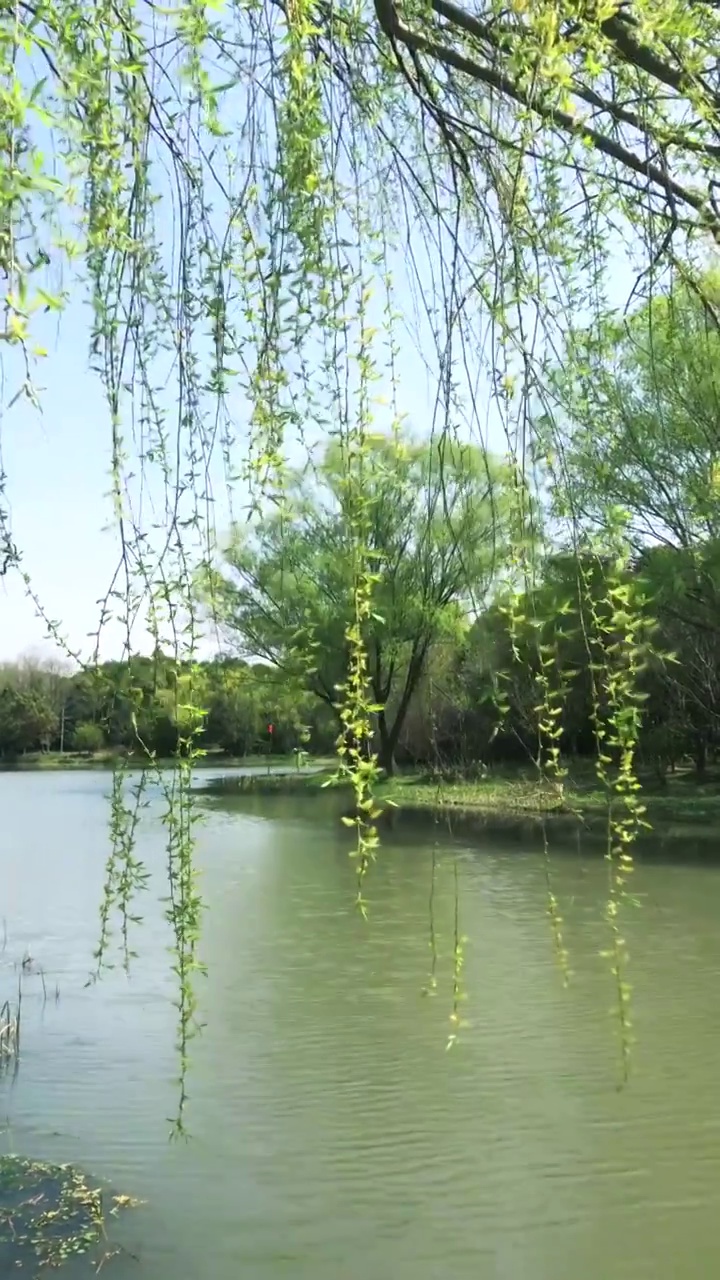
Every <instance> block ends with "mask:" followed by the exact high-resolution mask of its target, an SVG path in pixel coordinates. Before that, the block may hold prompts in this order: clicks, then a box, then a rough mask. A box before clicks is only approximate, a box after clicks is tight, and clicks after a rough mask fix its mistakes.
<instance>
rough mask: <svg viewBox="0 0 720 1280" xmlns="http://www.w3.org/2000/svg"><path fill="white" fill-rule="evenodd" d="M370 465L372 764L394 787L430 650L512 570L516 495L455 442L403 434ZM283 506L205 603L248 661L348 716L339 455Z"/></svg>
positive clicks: (226, 568)
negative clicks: (341, 696) (343, 693)
mask: <svg viewBox="0 0 720 1280" xmlns="http://www.w3.org/2000/svg"><path fill="white" fill-rule="evenodd" d="M364 464H365V471H364V495H365V527H366V542H365V549H366V554H367V558H368V562H369V564H370V565H371V566H372V567H373V570H374V573H373V584H372V599H373V611H372V613H371V615H370V616H369V617H367V618H365V620H364V623H363V626H362V643H363V649H364V651H365V653H366V654H367V663H368V669H367V670H368V686H369V690H370V693H371V695H372V699H373V702H374V711H373V717H374V719H375V722H376V725H377V735H373V737H375V736H376V737H377V741H378V761H379V764H380V766H381V768H382V769H383V770H384V771H385V773H386V774H388V775H390V774H392V773H393V772H394V768H395V753H396V750H397V746H398V742H399V739H400V735H401V733H402V730H403V727H404V725H405V721H406V718H407V713H408V710H409V708H410V704H411V702H412V700H413V698H414V696H415V694H416V692H417V690H418V686H419V684H420V681H421V679H422V677H423V675H424V673H425V670H426V667H427V662H428V658H429V655H430V651H431V648H432V647H433V645H435V644H437V643H438V642H439V641H440V640H441V639H442V638H443V636H445V637H447V636H449V635H450V634H452V633H453V632H456V631H457V630H458V629H459V628H461V627H462V625H463V622H464V621H465V619H466V618H467V615H468V611H469V610H470V609H471V608H473V607H474V608H479V607H481V606H482V605H483V604H485V603H486V601H487V599H488V596H489V593H490V592H491V590H492V588H493V586H494V585H496V584H497V583H498V582H499V581H500V580H501V578H502V574H503V572H504V570H505V569H506V565H507V558H508V548H509V546H510V543H511V540H512V537H513V534H514V533H515V532H516V531H515V530H514V529H513V510H514V504H513V493H514V487H515V486H514V482H513V481H514V478H513V475H512V472H511V471H510V470H509V468H507V467H506V466H504V465H503V464H502V463H499V462H498V460H497V459H493V458H490V457H488V456H487V455H486V454H484V453H483V452H482V451H480V450H478V449H477V448H470V447H467V446H465V447H464V448H463V447H460V446H458V445H457V444H455V443H454V442H452V441H449V442H446V444H445V445H441V448H440V449H439V450H438V449H437V448H434V447H433V446H432V445H428V444H426V443H421V444H418V443H417V442H415V441H413V440H411V439H409V438H407V437H405V436H401V435H395V436H393V437H388V436H375V437H372V438H371V439H368V441H367V445H366V450H365V459H364ZM284 494H285V499H286V500H285V502H284V504H283V508H282V510H281V511H279V512H277V511H276V512H270V513H268V514H267V515H266V516H265V518H264V519H260V520H259V521H258V522H257V523H256V525H255V526H254V527H253V526H251V525H248V524H245V525H240V526H238V527H237V528H236V530H235V533H234V537H233V539H232V541H231V543H230V545H229V546H228V548H227V549H226V551H225V555H224V565H223V567H222V568H221V570H220V571H219V573H218V575H217V576H216V577H214V579H213V583H212V585H213V590H212V593H211V595H210V603H211V605H212V607H213V608H214V610H215V612H216V615H218V616H219V618H220V620H221V623H222V625H223V629H224V631H225V634H226V636H227V638H228V641H229V642H230V643H232V644H233V645H234V646H235V647H236V648H237V649H238V650H239V651H240V652H241V653H242V654H243V656H245V657H249V658H257V657H260V658H262V659H263V660H265V661H267V662H269V663H271V664H272V666H273V667H275V668H276V669H278V670H279V671H281V672H284V673H285V674H287V675H290V676H293V677H294V678H295V679H297V680H304V682H305V683H306V685H307V687H308V688H309V690H310V691H311V692H312V693H313V694H314V695H315V697H317V698H318V699H319V700H320V701H321V702H322V703H324V704H325V705H326V706H327V707H329V708H330V709H331V710H332V711H334V712H339V713H340V715H342V709H343V708H342V704H340V705H338V693H337V690H338V689H342V688H343V686H344V685H345V683H346V681H347V676H348V664H349V662H350V661H351V653H350V651H349V647H348V644H347V639H346V637H347V634H348V631H349V628H350V625H351V621H352V615H351V610H352V601H353V592H352V586H353V584H352V581H351V580H350V578H349V572H348V570H349V564H350V563H351V561H350V557H349V554H348V552H349V548H350V547H351V546H352V539H353V536H354V534H353V525H352V521H351V520H350V519H349V518H348V513H347V512H346V510H345V504H344V495H345V483H344V467H343V459H342V456H341V454H340V451H339V449H338V448H337V447H335V446H331V447H330V448H329V449H328V450H327V451H326V454H325V457H324V459H323V463H322V465H321V466H320V467H319V468H318V469H317V471H311V472H309V473H308V472H297V473H295V474H294V475H291V476H289V477H288V479H287V481H286V484H285V489H284ZM368 745H370V744H368ZM341 749H342V744H341Z"/></svg>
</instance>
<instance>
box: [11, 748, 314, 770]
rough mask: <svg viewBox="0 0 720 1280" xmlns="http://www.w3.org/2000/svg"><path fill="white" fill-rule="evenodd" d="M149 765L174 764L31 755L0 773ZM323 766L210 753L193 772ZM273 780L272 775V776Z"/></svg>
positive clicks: (106, 754)
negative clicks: (196, 770)
mask: <svg viewBox="0 0 720 1280" xmlns="http://www.w3.org/2000/svg"><path fill="white" fill-rule="evenodd" d="M148 763H152V764H154V765H156V766H157V767H159V768H161V769H172V768H173V765H174V764H175V758H174V757H173V756H159V757H158V758H157V759H155V760H153V761H148V759H147V757H144V756H141V755H128V756H123V755H121V754H120V753H118V752H112V751H100V752H96V753H95V754H93V755H84V754H82V753H80V752H76V751H65V752H63V753H62V754H61V753H60V752H59V751H48V752H33V753H31V754H30V753H28V755H26V756H19V757H18V759H17V760H0V773H53V772H72V771H73V770H83V769H96V770H99V771H102V770H107V771H108V772H109V771H110V770H112V769H114V768H115V766H116V765H118V764H124V765H126V767H127V768H128V769H144V768H146V767H147V765H148ZM318 764H320V765H321V766H326V765H327V764H328V761H327V759H321V760H315V759H313V758H311V757H306V759H305V763H304V764H303V765H301V766H300V769H298V765H297V760H296V757H295V756H293V755H273V756H267V755H257V756H223V755H219V754H215V753H211V754H209V755H206V756H199V757H198V758H197V759H196V760H195V761H194V762H193V769H203V770H205V769H207V770H211V769H255V770H257V771H258V772H259V771H261V770H262V771H266V770H268V769H269V770H270V771H272V770H273V769H288V770H289V769H293V770H296V771H297V772H302V770H303V769H306V768H307V767H308V765H312V766H313V767H317V765H318ZM271 776H272V772H271Z"/></svg>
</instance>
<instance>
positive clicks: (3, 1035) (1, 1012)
mask: <svg viewBox="0 0 720 1280" xmlns="http://www.w3.org/2000/svg"><path fill="white" fill-rule="evenodd" d="M21 1005H22V990H19V991H18V999H17V1003H16V1004H11V1003H10V1001H9V1000H6V1001H5V1003H4V1004H2V1005H0V1075H2V1074H3V1072H5V1071H7V1070H8V1069H9V1068H10V1066H11V1065H15V1066H16V1065H17V1063H18V1060H19V1057H20V1009H21Z"/></svg>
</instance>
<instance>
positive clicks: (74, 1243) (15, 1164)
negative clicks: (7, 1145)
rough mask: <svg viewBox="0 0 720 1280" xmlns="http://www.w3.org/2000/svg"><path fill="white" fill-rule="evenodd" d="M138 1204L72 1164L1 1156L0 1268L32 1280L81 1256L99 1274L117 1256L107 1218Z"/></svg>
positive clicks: (4, 1271)
mask: <svg viewBox="0 0 720 1280" xmlns="http://www.w3.org/2000/svg"><path fill="white" fill-rule="evenodd" d="M137 1203H138V1202H137V1201H134V1200H132V1199H131V1198H130V1197H129V1196H125V1195H113V1194H111V1193H108V1192H106V1191H104V1190H103V1188H102V1187H100V1186H98V1185H97V1184H95V1183H91V1182H90V1181H89V1180H88V1179H87V1177H86V1176H85V1174H83V1173H82V1172H81V1171H80V1170H79V1169H77V1168H75V1167H74V1166H72V1165H57V1164H47V1163H45V1162H43V1161H40V1160H29V1159H26V1158H24V1157H21V1156H16V1155H5V1156H0V1270H2V1272H3V1274H8V1275H9V1274H10V1273H11V1272H12V1273H13V1274H15V1273H16V1272H19V1273H20V1274H21V1275H27V1276H28V1277H29V1278H30V1280H34V1277H36V1276H38V1275H40V1274H41V1273H42V1272H44V1271H46V1270H48V1269H51V1268H52V1269H54V1268H57V1267H60V1266H61V1265H62V1264H63V1263H64V1262H67V1261H68V1259H70V1258H73V1257H78V1256H80V1255H83V1254H87V1255H89V1256H90V1257H91V1259H92V1260H93V1261H94V1264H95V1269H96V1270H99V1269H100V1267H101V1266H103V1265H104V1263H105V1262H106V1261H108V1260H109V1259H110V1258H112V1257H114V1256H117V1254H119V1253H120V1249H119V1248H118V1247H117V1246H113V1244H112V1243H111V1242H110V1240H109V1239H108V1234H107V1229H106V1228H107V1217H108V1215H111V1216H114V1215H116V1214H117V1213H119V1212H120V1211H121V1210H122V1209H126V1208H128V1207H131V1206H132V1205H134V1204H137Z"/></svg>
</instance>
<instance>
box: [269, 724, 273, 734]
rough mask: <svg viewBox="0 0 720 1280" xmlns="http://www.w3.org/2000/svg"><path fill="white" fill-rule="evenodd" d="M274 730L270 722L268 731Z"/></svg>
mask: <svg viewBox="0 0 720 1280" xmlns="http://www.w3.org/2000/svg"><path fill="white" fill-rule="evenodd" d="M272 732H273V726H272V725H271V724H269V725H268V733H272Z"/></svg>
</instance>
